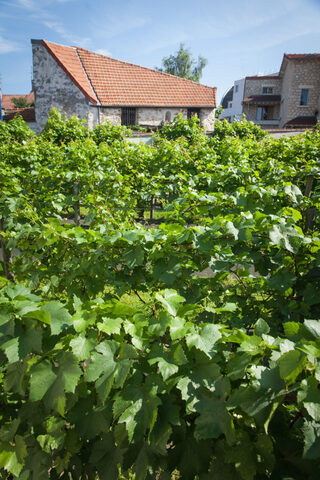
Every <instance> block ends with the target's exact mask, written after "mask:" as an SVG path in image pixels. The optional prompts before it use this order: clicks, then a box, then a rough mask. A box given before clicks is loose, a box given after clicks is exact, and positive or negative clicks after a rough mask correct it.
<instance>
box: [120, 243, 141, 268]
mask: <svg viewBox="0 0 320 480" xmlns="http://www.w3.org/2000/svg"><path fill="white" fill-rule="evenodd" d="M123 258H124V262H125V263H126V265H128V267H129V268H135V267H137V266H139V265H143V262H144V251H143V249H142V248H141V247H139V246H138V247H131V248H129V249H127V250H126V251H125V252H124V254H123Z"/></svg>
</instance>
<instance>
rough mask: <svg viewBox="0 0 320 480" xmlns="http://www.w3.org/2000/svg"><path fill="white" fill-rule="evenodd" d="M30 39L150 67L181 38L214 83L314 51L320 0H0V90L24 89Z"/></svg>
mask: <svg viewBox="0 0 320 480" xmlns="http://www.w3.org/2000/svg"><path fill="white" fill-rule="evenodd" d="M31 38H36V39H40V38H44V39H46V40H49V41H52V42H56V43H61V44H64V45H77V46H81V47H84V48H87V49H89V50H93V51H96V52H99V53H103V54H106V55H110V56H112V57H114V58H118V59H120V60H125V61H128V62H133V63H136V64H139V65H143V66H146V67H151V68H154V67H155V66H160V65H161V60H162V58H163V57H164V56H168V55H170V54H171V53H175V52H176V51H177V50H178V48H179V44H180V43H181V42H183V43H184V44H185V46H186V47H188V48H189V50H190V51H191V53H192V54H193V56H194V57H197V56H198V55H199V54H200V55H202V56H204V57H206V58H207V59H208V65H207V66H206V68H205V69H204V71H203V76H202V78H201V83H204V84H207V85H211V86H216V87H218V99H220V97H221V96H222V94H223V93H224V91H225V90H226V89H227V88H228V87H229V86H230V85H231V84H232V83H233V81H234V80H236V79H239V78H242V77H244V76H246V75H254V74H257V73H264V74H268V73H273V72H276V71H277V70H278V69H279V67H280V64H281V60H282V56H283V53H284V52H287V53H311V52H319V51H320V0H229V1H224V0H160V1H152V0H151V1H150V0H0V74H1V87H2V91H3V93H10V94H19V93H27V92H29V91H30V90H31V77H32V55H31V44H30V39H31Z"/></svg>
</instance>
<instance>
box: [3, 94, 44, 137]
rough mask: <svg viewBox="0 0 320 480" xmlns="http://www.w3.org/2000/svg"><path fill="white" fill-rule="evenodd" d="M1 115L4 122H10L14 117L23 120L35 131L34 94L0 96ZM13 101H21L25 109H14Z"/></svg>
mask: <svg viewBox="0 0 320 480" xmlns="http://www.w3.org/2000/svg"><path fill="white" fill-rule="evenodd" d="M0 95H1V102H0V103H1V114H2V119H3V121H4V122H8V121H9V120H12V119H13V118H14V117H16V116H20V117H22V118H23V120H24V121H25V122H27V123H28V125H29V127H30V128H31V129H32V130H36V123H35V109H34V94H33V92H30V93H27V94H18V95H8V94H3V95H2V94H1V91H0ZM13 99H19V100H20V99H23V100H24V101H25V103H26V106H25V107H18V108H17V107H16V105H15V104H14V101H13Z"/></svg>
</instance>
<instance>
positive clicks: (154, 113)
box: [88, 106, 215, 132]
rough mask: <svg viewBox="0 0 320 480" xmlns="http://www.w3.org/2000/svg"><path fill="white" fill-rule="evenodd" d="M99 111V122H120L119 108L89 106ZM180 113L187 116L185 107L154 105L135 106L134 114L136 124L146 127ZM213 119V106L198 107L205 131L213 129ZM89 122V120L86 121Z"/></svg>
mask: <svg viewBox="0 0 320 480" xmlns="http://www.w3.org/2000/svg"><path fill="white" fill-rule="evenodd" d="M98 108H99V111H100V123H104V122H106V121H109V122H111V124H112V125H120V124H121V108H108V107H92V106H91V107H90V111H91V110H92V111H98ZM179 114H182V117H183V118H185V119H186V118H187V117H188V109H187V108H163V107H154V108H152V107H151V108H150V107H149V108H143V107H140V108H137V115H136V124H137V125H143V126H148V127H159V126H160V125H161V124H164V123H165V121H166V118H168V115H169V117H170V121H172V120H173V119H174V117H175V116H177V115H179ZM214 121H215V109H213V108H201V109H200V123H201V125H202V126H203V127H204V128H205V130H206V131H210V132H211V131H213V129H214ZM88 124H89V122H88Z"/></svg>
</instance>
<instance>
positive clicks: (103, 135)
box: [90, 122, 130, 145]
mask: <svg viewBox="0 0 320 480" xmlns="http://www.w3.org/2000/svg"><path fill="white" fill-rule="evenodd" d="M90 133H91V136H92V138H93V140H94V141H95V142H96V144H97V145H99V144H100V143H102V142H105V143H107V144H108V145H112V143H113V142H115V141H119V142H123V141H124V139H125V137H126V136H127V135H128V134H129V133H130V132H129V130H128V129H127V128H126V127H123V126H121V125H111V123H110V122H105V123H103V124H102V125H97V126H96V127H95V128H94V129H93V130H92V131H91V132H90Z"/></svg>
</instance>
